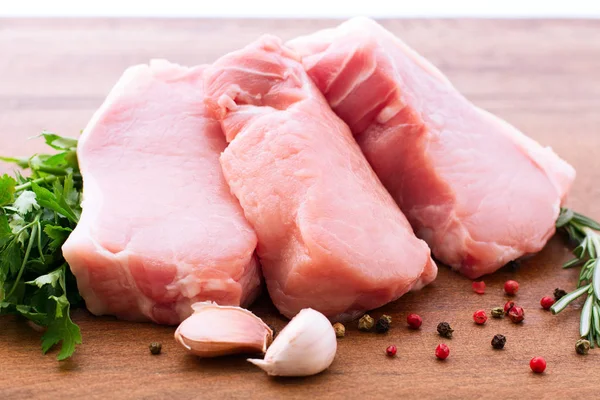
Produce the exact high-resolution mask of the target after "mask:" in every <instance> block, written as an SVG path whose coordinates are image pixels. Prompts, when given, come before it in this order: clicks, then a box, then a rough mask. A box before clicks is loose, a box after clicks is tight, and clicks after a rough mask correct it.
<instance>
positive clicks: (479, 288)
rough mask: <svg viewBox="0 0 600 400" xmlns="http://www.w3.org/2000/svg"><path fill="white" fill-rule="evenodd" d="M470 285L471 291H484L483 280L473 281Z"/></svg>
mask: <svg viewBox="0 0 600 400" xmlns="http://www.w3.org/2000/svg"><path fill="white" fill-rule="evenodd" d="M472 287H473V291H474V292H475V293H477V294H484V293H485V282H484V281H479V282H473V284H472Z"/></svg>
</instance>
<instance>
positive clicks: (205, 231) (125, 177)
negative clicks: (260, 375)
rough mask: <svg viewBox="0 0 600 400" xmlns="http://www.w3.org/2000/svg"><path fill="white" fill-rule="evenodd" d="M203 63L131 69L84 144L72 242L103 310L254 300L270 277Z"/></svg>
mask: <svg viewBox="0 0 600 400" xmlns="http://www.w3.org/2000/svg"><path fill="white" fill-rule="evenodd" d="M203 69H204V67H196V68H185V67H182V66H179V65H176V64H170V63H168V62H166V61H160V60H157V61H153V62H152V63H151V64H150V65H149V66H148V65H138V66H134V67H131V68H129V69H128V70H127V71H125V73H124V74H123V76H122V77H121V79H120V80H119V82H118V83H117V84H116V86H115V87H114V88H113V89H112V91H111V92H110V94H109V95H108V97H107V98H106V100H105V102H104V104H103V105H102V106H101V107H100V109H99V110H98V111H97V112H96V113H95V114H94V116H93V117H92V120H91V121H90V122H89V124H88V126H87V128H86V129H85V131H84V132H83V135H82V136H81V139H80V141H79V147H78V149H77V151H78V156H79V163H80V167H81V173H82V175H83V180H84V198H85V199H84V203H83V214H82V216H81V220H80V222H79V225H77V228H76V229H75V231H74V232H73V233H72V234H71V236H70V237H69V239H68V241H67V242H66V243H65V244H64V246H63V253H64V256H65V259H66V260H67V262H68V263H69V265H70V267H71V270H72V271H73V273H74V274H75V276H76V277H77V284H78V286H79V291H80V293H81V294H82V296H83V297H84V299H85V301H86V305H87V308H88V309H89V310H90V311H91V312H92V313H94V314H96V315H102V314H112V315H116V316H118V317H119V318H123V319H129V320H148V319H149V320H152V321H155V322H157V323H164V324H176V323H178V322H180V321H181V320H183V319H184V318H186V317H187V316H188V315H190V314H191V311H192V309H191V308H190V305H191V304H192V303H194V302H197V301H204V300H213V301H216V302H218V303H219V304H227V305H239V304H242V305H248V304H249V303H250V302H251V301H252V300H253V299H254V297H255V296H256V295H257V293H258V291H259V287H260V273H259V268H258V263H257V261H256V258H255V256H254V250H255V247H256V235H255V233H254V231H253V230H252V228H251V227H250V226H249V225H248V222H247V221H246V220H245V218H244V216H243V212H242V209H241V208H240V206H239V203H238V202H237V200H236V199H235V198H234V197H233V196H232V195H231V193H230V191H229V187H228V186H227V184H226V182H225V180H224V178H223V174H222V171H221V167H220V164H219V155H220V153H221V151H223V149H224V148H225V146H226V142H225V140H224V138H223V133H222V132H221V129H220V126H219V122H217V121H215V120H214V119H211V118H210V117H208V116H207V115H206V109H205V107H204V96H203V78H202V74H203Z"/></svg>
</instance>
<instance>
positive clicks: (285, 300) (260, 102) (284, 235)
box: [205, 36, 437, 320]
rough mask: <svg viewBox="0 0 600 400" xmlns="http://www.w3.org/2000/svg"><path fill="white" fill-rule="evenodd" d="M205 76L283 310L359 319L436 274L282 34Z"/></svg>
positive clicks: (233, 177) (225, 160)
mask: <svg viewBox="0 0 600 400" xmlns="http://www.w3.org/2000/svg"><path fill="white" fill-rule="evenodd" d="M205 77H206V93H207V97H208V99H207V101H208V103H209V104H210V107H211V109H212V110H213V112H214V113H215V115H216V116H217V117H218V118H219V119H220V120H221V125H222V127H223V130H224V132H225V134H226V136H227V140H228V141H229V142H230V143H229V145H228V147H227V148H226V149H225V151H224V152H223V155H222V156H221V165H222V166H223V172H224V174H225V179H226V180H227V182H228V183H229V185H230V187H231V190H232V192H233V193H234V195H235V196H236V197H237V198H238V199H239V201H240V204H241V206H242V208H243V209H244V213H245V215H246V218H247V219H248V221H249V222H250V224H251V225H252V226H253V227H254V229H255V231H256V233H257V236H258V247H257V253H258V256H259V258H260V261H261V264H262V268H263V274H264V276H265V280H266V283H267V287H268V290H269V294H270V295H271V299H272V300H273V303H274V304H275V306H276V307H277V308H278V309H279V311H280V312H281V313H282V314H284V315H285V316H287V317H293V316H294V315H295V314H296V313H298V312H299V311H300V310H301V309H303V308H309V307H310V308H313V309H316V310H318V311H320V312H322V313H323V314H325V315H326V316H327V317H329V318H330V319H332V320H345V319H350V318H354V317H356V316H358V315H360V314H362V313H364V311H365V310H370V309H373V308H376V307H379V306H382V305H384V304H386V303H388V302H390V301H392V300H395V299H397V298H398V297H400V296H401V295H403V294H404V293H406V292H408V291H409V290H411V289H417V288H420V287H422V286H423V285H425V284H428V283H429V282H431V281H432V280H433V279H434V278H435V276H436V273H437V267H436V266H435V264H434V263H433V261H432V260H431V257H430V251H429V248H428V247H427V245H426V244H425V242H423V241H421V240H419V239H417V238H416V237H415V236H414V234H413V231H412V229H411V227H410V225H409V224H408V221H407V220H406V218H405V217H404V215H403V214H402V212H401V211H400V210H399V208H398V206H397V205H396V204H395V203H394V201H393V199H392V198H391V196H390V195H389V193H387V191H386V190H385V188H384V187H383V186H382V185H381V183H380V182H379V179H378V178H377V176H376V175H375V173H374V172H373V170H372V169H371V167H370V166H369V164H368V162H367V160H366V159H365V158H364V156H363V155H362V153H361V151H360V148H359V147H358V145H357V144H356V141H355V140H354V138H353V137H352V134H351V132H350V130H349V129H348V127H347V126H346V124H344V122H342V121H341V120H340V119H339V118H338V117H337V116H336V115H335V114H334V113H333V111H331V109H330V108H329V106H328V104H327V102H326V101H325V99H324V98H323V96H322V95H321V93H320V92H319V91H318V89H317V88H316V86H315V85H314V84H313V83H312V81H311V80H310V78H309V77H308V75H307V74H306V72H305V71H304V69H303V68H302V64H301V63H300V62H299V58H298V57H297V55H295V54H294V53H292V52H290V51H289V50H288V49H286V48H284V47H283V46H282V44H281V42H280V40H279V39H277V38H275V37H272V36H265V37H263V38H261V39H259V40H258V41H256V42H254V43H252V44H250V45H249V46H247V47H246V48H244V49H242V50H240V51H236V52H233V53H230V54H228V55H226V56H224V57H222V58H221V59H219V60H218V61H217V62H216V63H215V64H213V65H212V66H211V67H209V68H208V69H207V70H206V74H205Z"/></svg>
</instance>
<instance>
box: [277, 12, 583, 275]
mask: <svg viewBox="0 0 600 400" xmlns="http://www.w3.org/2000/svg"><path fill="white" fill-rule="evenodd" d="M288 45H289V46H290V47H291V48H292V49H294V50H296V51H297V52H298V53H299V54H300V55H301V56H302V58H303V64H304V67H305V69H306V71H307V72H308V74H309V75H310V77H311V78H312V79H313V81H314V82H315V83H316V84H317V86H318V87H319V89H320V90H321V92H322V93H323V94H324V95H325V97H326V98H327V100H328V101H329V104H330V105H331V107H332V108H333V110H335V112H336V113H337V114H338V115H339V116H340V117H341V118H342V119H343V120H344V121H345V122H346V123H347V124H348V125H349V126H350V128H351V129H352V132H353V133H354V135H355V137H356V140H357V141H358V143H359V145H360V147H361V148H362V150H363V153H364V154H365V156H366V157H367V159H368V160H369V162H370V163H371V165H372V167H373V169H374V170H375V172H376V173H377V175H378V176H379V178H380V179H381V181H382V182H383V184H384V185H385V187H386V188H387V189H388V190H389V192H390V193H391V194H392V196H393V197H394V199H395V200H396V201H397V202H398V204H399V205H400V208H401V209H402V211H404V213H405V215H406V216H407V218H408V220H409V221H410V223H411V224H412V226H413V228H414V229H415V232H416V234H417V236H419V237H420V238H423V239H424V240H425V241H426V242H427V243H428V244H429V246H430V247H431V249H432V252H433V254H434V256H435V257H436V258H437V259H438V260H440V261H442V262H444V263H446V264H448V265H450V266H452V267H454V268H455V269H457V270H459V271H460V272H462V273H463V274H464V275H466V276H468V277H470V278H476V277H479V276H481V275H483V274H487V273H490V272H493V271H495V270H497V269H498V268H500V267H501V266H503V265H504V264H506V263H507V262H509V261H511V260H514V259H516V258H518V257H520V256H522V255H524V254H527V253H533V252H537V251H539V250H540V249H541V248H542V247H543V246H544V244H545V243H546V241H547V240H548V239H549V238H550V237H551V236H552V234H553V233H554V221H555V220H556V218H557V216H558V213H559V208H560V204H561V201H562V199H563V198H564V197H565V195H566V193H567V191H568V189H569V187H570V185H571V183H572V182H573V179H574V178H575V171H574V169H573V168H572V167H571V166H570V165H569V164H567V163H566V162H564V161H563V160H561V159H560V158H559V157H558V156H557V155H556V154H555V153H554V152H553V151H552V150H551V149H549V148H543V147H542V146H540V145H539V144H538V143H537V142H535V141H534V140H532V139H530V138H528V137H526V136H525V135H523V134H522V133H521V132H519V131H518V130H517V129H515V128H514V127H512V126H511V125H509V124H508V123H506V122H504V121H502V120H500V119H499V118H497V117H495V116H492V115H491V114H489V113H487V112H485V111H483V110H481V109H479V108H477V107H475V106H474V105H473V104H471V103H470V102H469V101H468V100H467V99H465V98H464V97H463V96H462V95H461V94H460V93H459V92H458V91H457V90H456V89H455V88H454V87H453V86H452V84H451V83H450V82H449V81H448V79H447V78H446V77H445V76H444V75H443V74H442V73H441V72H440V71H439V70H438V69H436V68H435V67H434V66H433V65H432V64H430V63H429V62H428V61H427V60H425V59H424V58H423V57H421V56H420V55H419V54H417V53H416V52H415V51H414V50H412V49H411V48H409V47H408V46H407V45H406V44H404V43H403V42H402V41H401V40H400V39H398V38H397V37H395V36H394V35H392V34H391V33H390V32H388V31H387V30H385V29H384V28H383V27H381V26H380V25H378V24H377V23H376V22H374V21H372V20H369V19H366V18H355V19H352V20H350V21H347V22H345V23H343V24H342V25H340V26H339V27H337V28H335V29H327V30H323V31H319V32H317V33H315V34H312V35H309V36H306V37H300V38H297V39H294V40H292V41H290V42H289V43H288Z"/></svg>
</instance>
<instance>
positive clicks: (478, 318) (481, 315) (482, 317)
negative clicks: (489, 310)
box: [473, 310, 488, 325]
mask: <svg viewBox="0 0 600 400" xmlns="http://www.w3.org/2000/svg"><path fill="white" fill-rule="evenodd" d="M487 318H488V317H487V315H486V313H485V310H477V311H475V313H473V321H475V323H476V324H477V325H483V324H485V321H487Z"/></svg>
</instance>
